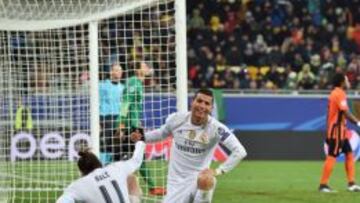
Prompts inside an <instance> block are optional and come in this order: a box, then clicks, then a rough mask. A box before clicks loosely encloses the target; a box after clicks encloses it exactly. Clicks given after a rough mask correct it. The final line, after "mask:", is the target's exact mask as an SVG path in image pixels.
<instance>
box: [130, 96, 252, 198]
mask: <svg viewBox="0 0 360 203" xmlns="http://www.w3.org/2000/svg"><path fill="white" fill-rule="evenodd" d="M212 108H213V94H212V91H211V90H208V89H200V90H199V91H198V92H197V93H196V94H195V96H194V98H193V101H192V103H191V111H190V112H187V113H174V114H171V115H170V116H169V117H168V118H167V120H166V122H165V124H164V125H163V126H162V127H161V128H159V129H156V130H153V131H149V132H147V133H145V136H144V137H142V135H141V134H140V133H136V132H134V133H132V134H131V139H132V140H133V141H136V140H139V139H144V140H145V141H146V142H155V141H159V140H163V139H165V138H166V137H168V136H170V135H172V136H173V142H172V147H171V153H170V161H169V171H168V177H167V191H168V193H167V195H166V196H165V198H164V203H175V202H176V203H188V202H211V200H212V196H213V193H214V189H215V184H216V179H215V176H219V175H221V174H224V173H227V172H229V171H230V170H232V169H233V168H234V167H235V166H236V165H237V164H238V163H239V162H240V160H242V159H243V158H244V157H245V156H246V150H245V149H244V147H243V146H242V145H241V144H240V142H239V141H238V139H237V138H236V136H235V135H234V134H233V133H232V132H231V131H230V130H229V129H228V128H227V127H226V126H225V125H223V124H222V123H220V122H219V121H218V120H216V119H215V118H213V117H211V116H210V112H211V111H212ZM218 143H221V144H222V145H224V146H225V147H226V148H228V149H229V150H230V152H231V154H230V156H229V157H228V159H227V160H226V161H225V162H224V163H222V164H221V165H220V166H219V167H218V168H217V169H209V167H210V164H211V160H212V157H213V154H214V150H215V148H216V146H217V144H218ZM209 175H210V176H209ZM206 177H212V179H213V180H212V181H210V182H209V183H206V182H205V185H204V184H201V181H203V180H206ZM210 180H211V179H210ZM206 185H208V186H209V185H210V188H209V187H207V186H206Z"/></svg>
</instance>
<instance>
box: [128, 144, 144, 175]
mask: <svg viewBox="0 0 360 203" xmlns="http://www.w3.org/2000/svg"><path fill="white" fill-rule="evenodd" d="M144 151H145V143H144V142H143V141H138V142H136V144H135V151H134V153H133V156H132V157H131V159H129V160H128V162H129V163H130V166H131V170H132V171H133V172H134V171H136V170H137V169H139V168H140V166H141V164H142V162H143V159H144Z"/></svg>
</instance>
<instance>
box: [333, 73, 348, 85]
mask: <svg viewBox="0 0 360 203" xmlns="http://www.w3.org/2000/svg"><path fill="white" fill-rule="evenodd" d="M343 82H345V75H344V74H343V73H336V74H335V75H334V77H333V78H332V84H333V86H334V87H340V86H341V84H342V83H343Z"/></svg>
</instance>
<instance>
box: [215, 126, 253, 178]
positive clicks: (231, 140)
mask: <svg viewBox="0 0 360 203" xmlns="http://www.w3.org/2000/svg"><path fill="white" fill-rule="evenodd" d="M227 133H229V135H227V136H226V135H225V136H226V137H223V138H222V140H221V142H222V144H223V145H224V146H225V147H226V148H228V149H229V150H230V152H231V154H230V156H229V157H228V158H227V160H226V161H225V162H224V163H222V164H221V165H220V166H219V167H218V168H217V169H216V172H215V173H216V175H221V174H223V173H226V172H229V171H231V170H232V169H233V168H235V167H236V166H237V165H238V164H239V162H240V161H241V160H242V159H244V158H245V157H246V155H247V153H246V150H245V148H244V147H243V146H242V144H241V143H240V142H239V140H238V139H237V138H236V136H235V135H234V134H233V133H231V132H230V131H229V132H227Z"/></svg>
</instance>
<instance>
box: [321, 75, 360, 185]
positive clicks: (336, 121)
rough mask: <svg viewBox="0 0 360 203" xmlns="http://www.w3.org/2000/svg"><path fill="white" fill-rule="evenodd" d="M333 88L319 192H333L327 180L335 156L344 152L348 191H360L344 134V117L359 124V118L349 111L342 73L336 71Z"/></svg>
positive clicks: (350, 151) (345, 78)
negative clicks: (326, 147)
mask: <svg viewBox="0 0 360 203" xmlns="http://www.w3.org/2000/svg"><path fill="white" fill-rule="evenodd" d="M333 85H334V89H333V90H332V91H331V93H330V96H329V104H328V115H327V136H326V143H327V145H328V155H327V156H326V160H325V163H324V167H323V172H322V177H321V180H320V186H319V191H320V192H334V190H332V189H331V188H330V187H329V186H328V181H329V178H330V175H331V172H332V170H333V168H334V165H335V163H336V157H337V156H339V154H340V153H344V154H345V169H346V175H347V181H348V191H351V192H360V186H358V185H356V184H355V159H354V155H353V152H352V149H351V145H350V142H349V139H348V138H347V137H346V136H345V135H346V131H347V128H346V119H348V120H349V121H351V122H352V123H355V124H357V125H358V126H360V123H359V120H358V119H357V118H356V117H355V116H354V115H353V114H352V113H351V112H350V111H349V107H348V105H347V100H346V93H345V90H346V88H348V87H349V82H348V79H347V77H346V76H345V75H344V74H341V73H338V74H336V75H335V76H334V78H333Z"/></svg>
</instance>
